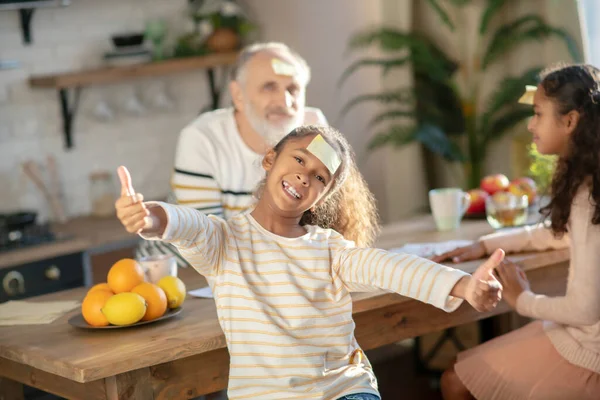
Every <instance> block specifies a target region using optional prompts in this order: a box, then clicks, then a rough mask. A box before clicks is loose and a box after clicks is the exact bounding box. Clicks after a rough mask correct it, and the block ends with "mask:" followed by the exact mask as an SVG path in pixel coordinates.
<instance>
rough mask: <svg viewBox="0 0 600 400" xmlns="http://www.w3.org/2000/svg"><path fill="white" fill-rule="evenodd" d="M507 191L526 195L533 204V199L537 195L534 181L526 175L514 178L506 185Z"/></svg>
mask: <svg viewBox="0 0 600 400" xmlns="http://www.w3.org/2000/svg"><path fill="white" fill-rule="evenodd" d="M508 191H509V192H510V193H513V194H516V195H517V196H522V195H527V199H528V200H529V204H530V205H531V204H533V201H534V200H535V198H536V196H537V186H536V184H535V181H534V180H533V179H531V178H528V177H521V178H517V179H514V180H513V181H512V182H511V183H510V185H509V186H508Z"/></svg>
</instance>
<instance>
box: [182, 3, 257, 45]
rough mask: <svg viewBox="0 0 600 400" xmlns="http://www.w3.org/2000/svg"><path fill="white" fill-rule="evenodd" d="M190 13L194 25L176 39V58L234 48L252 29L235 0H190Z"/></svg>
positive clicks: (253, 28)
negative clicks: (190, 29) (188, 31)
mask: <svg viewBox="0 0 600 400" xmlns="http://www.w3.org/2000/svg"><path fill="white" fill-rule="evenodd" d="M189 16H190V18H191V19H192V21H193V26H194V28H193V31H192V32H190V33H188V34H186V35H183V36H182V37H180V38H179V40H178V41H177V46H176V48H175V56H176V57H186V56H195V55H203V54H208V53H225V52H229V51H235V50H237V49H239V48H240V47H241V46H242V45H243V43H244V42H245V41H246V39H247V38H248V36H249V34H250V33H251V32H253V31H254V30H255V26H254V25H253V24H252V23H251V22H250V21H249V19H248V17H247V13H246V12H245V11H244V10H243V9H242V7H241V6H240V5H239V4H238V3H237V2H236V1H234V0H192V1H190V6H189Z"/></svg>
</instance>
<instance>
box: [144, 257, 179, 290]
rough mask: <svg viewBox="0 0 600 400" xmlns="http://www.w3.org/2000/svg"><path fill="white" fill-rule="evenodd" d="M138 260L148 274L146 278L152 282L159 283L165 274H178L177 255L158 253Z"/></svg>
mask: <svg viewBox="0 0 600 400" xmlns="http://www.w3.org/2000/svg"><path fill="white" fill-rule="evenodd" d="M138 262H139V263H140V265H141V266H142V269H143V270H144V273H145V274H146V280H147V281H148V282H150V283H158V281H159V280H160V279H161V278H163V277H165V276H169V275H170V276H177V260H176V259H175V256H171V255H167V254H156V255H152V256H147V257H142V258H140V259H139V260H138Z"/></svg>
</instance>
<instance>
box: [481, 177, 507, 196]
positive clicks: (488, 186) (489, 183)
mask: <svg viewBox="0 0 600 400" xmlns="http://www.w3.org/2000/svg"><path fill="white" fill-rule="evenodd" d="M509 184H510V181H509V180H508V178H507V177H506V175H503V174H494V175H488V176H486V177H485V178H483V179H482V180H481V184H480V185H479V186H480V188H481V189H483V190H485V191H486V192H488V193H489V194H494V193H496V192H499V191H503V190H506V189H508V185H509Z"/></svg>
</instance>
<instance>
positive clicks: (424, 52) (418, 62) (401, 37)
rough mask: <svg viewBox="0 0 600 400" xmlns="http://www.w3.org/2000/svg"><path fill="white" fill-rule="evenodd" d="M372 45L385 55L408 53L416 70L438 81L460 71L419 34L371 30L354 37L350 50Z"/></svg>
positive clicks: (385, 29) (456, 65) (437, 48)
mask: <svg viewBox="0 0 600 400" xmlns="http://www.w3.org/2000/svg"><path fill="white" fill-rule="evenodd" d="M372 45H377V46H378V48H379V49H380V50H381V51H383V52H385V53H396V52H400V51H408V52H409V54H410V59H411V60H412V62H413V66H414V68H415V69H418V70H425V71H427V73H428V74H429V75H431V76H432V77H434V78H436V79H438V80H445V79H448V78H449V77H451V76H452V74H454V72H455V71H456V70H457V69H458V64H457V63H456V62H454V61H453V60H451V59H450V58H449V57H448V56H447V55H446V54H445V53H444V52H443V51H442V50H441V49H440V48H439V47H437V46H436V45H435V44H434V43H433V42H432V41H431V40H430V39H429V38H427V37H425V36H422V35H420V34H418V33H413V32H411V33H405V32H401V31H398V30H394V29H388V28H381V29H374V30H369V31H365V32H361V33H358V34H356V35H354V36H353V37H352V39H351V40H350V44H349V49H350V50H357V49H364V48H367V47H369V46H372Z"/></svg>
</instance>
